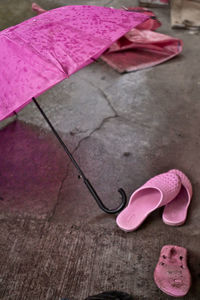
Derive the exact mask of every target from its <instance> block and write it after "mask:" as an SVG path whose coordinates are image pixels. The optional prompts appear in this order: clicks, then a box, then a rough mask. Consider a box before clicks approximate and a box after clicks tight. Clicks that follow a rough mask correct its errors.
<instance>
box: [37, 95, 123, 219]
mask: <svg viewBox="0 0 200 300" xmlns="http://www.w3.org/2000/svg"><path fill="white" fill-rule="evenodd" d="M32 100H33V102H34V103H35V105H36V106H37V108H38V109H39V111H40V113H41V114H42V116H43V117H44V119H45V120H46V122H47V123H48V125H49V127H50V128H51V130H52V132H53V133H54V135H55V136H56V138H57V139H58V141H59V143H60V144H61V145H62V147H63V148H64V151H65V152H66V154H67V155H68V156H69V158H70V159H71V161H72V163H73V165H74V166H75V168H76V169H77V170H78V172H79V174H80V177H82V178H83V181H84V183H85V185H86V186H87V188H88V190H89V191H90V193H91V194H92V196H93V198H94V199H95V201H96V202H97V204H98V206H99V207H100V209H102V210H103V211H104V212H106V213H108V214H115V213H118V212H120V211H121V210H122V209H124V207H125V205H126V200H127V197H126V193H125V191H124V190H123V189H122V188H120V189H119V190H118V192H119V193H120V195H121V198H122V202H121V204H120V205H119V206H118V207H117V208H116V209H109V208H107V207H106V206H105V205H104V204H103V202H102V201H101V199H100V198H99V196H98V194H97V192H96V191H95V189H94V187H93V186H92V184H91V183H90V181H89V180H88V179H87V178H86V176H85V174H84V173H83V171H82V170H81V168H80V166H79V165H78V163H77V162H76V160H75V159H74V157H73V155H72V153H71V152H70V151H69V149H68V148H67V146H66V145H65V143H64V142H63V140H62V139H61V137H60V136H59V134H58V132H57V131H56V129H55V128H54V127H53V125H52V124H51V122H50V120H49V119H48V117H47V116H46V114H45V112H44V111H43V109H42V108H41V106H40V105H39V103H38V102H37V100H36V99H35V98H34V97H33V98H32Z"/></svg>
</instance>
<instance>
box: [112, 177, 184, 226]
mask: <svg viewBox="0 0 200 300" xmlns="http://www.w3.org/2000/svg"><path fill="white" fill-rule="evenodd" d="M180 188H181V180H180V178H179V176H177V175H176V174H174V173H173V172H167V173H163V174H160V175H158V176H155V177H153V178H152V179H150V180H149V181H147V182H146V183H145V184H144V185H143V186H142V187H141V188H139V189H137V190H136V191H135V192H134V193H133V194H132V196H131V198H130V201H129V204H128V206H127V207H126V208H125V209H124V210H123V211H122V212H121V213H120V214H119V215H118V217H117V220H116V222H117V225H118V226H119V227H120V228H121V229H122V230H124V231H133V230H136V229H137V228H138V227H139V226H140V225H141V224H142V222H143V221H144V220H145V219H146V217H147V216H148V215H149V214H150V213H151V212H153V211H154V210H155V209H157V208H158V207H161V206H163V205H166V204H167V203H169V202H171V201H172V200H173V199H174V198H175V197H176V196H177V194H178V193H179V191H180Z"/></svg>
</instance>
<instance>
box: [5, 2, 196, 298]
mask: <svg viewBox="0 0 200 300" xmlns="http://www.w3.org/2000/svg"><path fill="white" fill-rule="evenodd" d="M83 2H84V4H91V5H95V4H96V5H106V6H113V7H120V6H122V5H126V6H134V5H136V4H137V1H134V0H126V3H125V2H124V1H121V0H112V1H108V0H107V1H106V0H101V1H82V0H74V1H66V0H58V1H55V0H38V4H40V5H41V6H43V7H44V8H46V9H51V8H55V7H58V6H61V5H66V4H69V5H71V4H83ZM30 7H31V1H30V0H1V2H0V28H1V29H3V28H6V27H8V26H11V25H14V24H17V23H19V22H21V21H23V20H24V19H26V18H29V17H31V16H33V12H32V11H31V9H30ZM155 12H156V13H157V15H158V17H159V18H160V20H161V22H162V23H163V25H162V27H161V28H160V29H159V31H161V32H163V33H166V34H171V35H173V36H175V37H178V38H181V39H183V42H184V50H183V53H182V54H181V55H180V56H179V57H177V58H175V59H173V60H171V61H169V62H167V63H164V64H162V65H160V66H157V67H154V68H150V69H146V70H143V71H139V72H134V73H129V74H124V75H120V74H118V73H117V72H115V71H114V70H112V69H111V68H110V67H108V66H107V65H106V64H105V63H103V62H102V61H100V60H98V61H97V62H95V63H93V64H92V65H90V66H88V67H86V68H84V69H82V70H81V71H79V72H78V73H76V74H74V75H73V76H72V77H71V78H70V79H69V80H65V81H63V82H62V83H60V84H58V85H57V86H55V87H53V88H52V89H51V90H49V91H47V92H46V93H44V94H43V95H41V96H40V97H39V98H38V101H39V102H40V104H41V106H42V107H43V109H44V111H45V112H46V114H47V115H48V116H49V118H50V120H51V121H52V123H53V124H54V126H55V127H56V129H57V130H58V132H59V134H60V135H61V136H62V138H63V139H64V141H65V142H66V144H67V146H68V147H69V149H70V150H71V152H73V154H74V156H75V158H76V159H77V161H78V163H80V165H81V167H82V169H83V171H84V172H85V174H86V176H87V177H88V178H89V179H90V181H91V183H92V184H93V185H94V187H95V188H96V190H97V192H98V193H99V196H100V197H101V198H102V199H103V201H104V202H105V204H106V205H107V206H108V207H110V208H114V207H116V206H117V205H118V204H119V203H120V196H119V194H118V192H117V190H118V188H119V187H122V188H124V189H125V191H126V192H127V195H128V197H129V196H130V195H131V193H132V192H133V191H134V190H135V189H136V188H138V187H139V186H141V185H142V184H143V183H144V182H145V181H146V180H148V179H149V178H150V177H152V176H154V175H156V174H158V173H161V172H165V171H167V170H169V169H171V168H178V169H181V170H182V171H184V172H186V174H187V175H188V176H189V177H190V179H191V181H192V184H193V188H194V196H193V199H192V202H191V207H190V210H189V214H188V219H187V222H186V224H185V225H184V226H180V227H170V226H167V225H165V224H163V222H162V209H160V210H157V211H155V212H154V213H153V214H151V215H150V216H149V217H148V219H147V220H146V221H145V222H144V223H143V224H142V226H141V227H140V228H139V229H138V230H137V231H135V232H132V233H124V232H122V231H121V230H120V229H119V228H118V227H117V226H116V223H115V216H110V215H106V214H104V213H103V212H101V211H100V210H99V208H98V206H97V205H96V203H95V202H94V200H93V198H92V197H91V195H90V194H89V192H88V191H87V189H86V187H85V186H84V184H83V182H82V180H81V179H78V177H77V171H76V170H75V169H74V167H73V166H72V164H71V162H70V160H69V159H68V157H66V155H65V153H64V152H63V149H62V148H61V146H60V145H59V144H58V142H57V140H56V139H55V137H54V136H53V135H52V133H51V132H50V130H49V128H48V126H47V125H46V124H45V121H44V120H43V119H42V117H41V116H40V113H39V112H38V111H37V109H36V107H35V105H34V103H31V104H29V105H28V106H26V107H25V108H24V109H23V110H22V111H20V113H19V114H18V118H17V120H16V121H15V119H16V118H12V119H10V120H6V121H4V122H1V123H0V128H1V130H0V157H1V161H0V223H1V226H0V265H1V271H0V299H3V300H8V299H9V300H25V299H31V300H44V299H51V300H54V299H55V300H60V299H64V298H69V299H70V300H83V299H84V298H86V297H87V296H88V295H92V294H97V293H98V292H102V291H105V290H112V289H120V290H123V291H126V292H129V293H131V294H132V295H133V296H134V299H141V300H142V299H145V300H165V299H171V297H169V296H167V295H165V294H163V293H162V292H161V291H159V290H158V288H157V287H156V285H155V284H154V281H153V271H154V268H155V266H156V264H157V260H158V256H159V252H160V249H161V248H162V246H163V245H166V244H177V245H179V246H183V247H186V248H187V249H188V254H189V257H188V262H189V267H190V270H191V274H192V288H191V290H190V292H189V294H188V295H187V296H186V297H184V298H183V299H186V300H199V295H200V252H199V249H200V229H199V218H200V205H199V193H200V184H199V182H200V169H199V167H198V162H199V160H200V152H199V147H200V142H199V137H200V133H199V114H200V104H199V92H200V80H199V78H200V77H199V75H200V69H199V46H200V40H199V36H198V35H190V34H188V32H184V31H181V30H177V31H176V30H172V29H171V28H170V25H169V10H168V9H155Z"/></svg>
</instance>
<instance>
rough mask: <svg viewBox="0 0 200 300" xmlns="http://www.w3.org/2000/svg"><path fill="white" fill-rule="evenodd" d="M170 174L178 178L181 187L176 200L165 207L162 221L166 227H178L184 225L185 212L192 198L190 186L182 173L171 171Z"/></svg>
mask: <svg viewBox="0 0 200 300" xmlns="http://www.w3.org/2000/svg"><path fill="white" fill-rule="evenodd" d="M170 173H173V174H176V175H177V176H179V177H180V179H181V183H182V185H181V190H180V192H179V194H178V195H177V196H176V198H175V199H174V200H173V201H172V202H170V203H169V204H167V205H166V206H165V208H164V211H163V216H162V219H163V222H164V223H165V224H167V225H171V226H179V225H182V224H184V223H185V221H186V218H187V211H188V207H189V205H190V201H191V197H192V185H191V183H190V181H189V179H188V178H187V176H186V175H185V174H183V172H181V171H179V170H171V171H170Z"/></svg>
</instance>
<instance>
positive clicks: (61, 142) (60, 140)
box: [32, 98, 86, 180]
mask: <svg viewBox="0 0 200 300" xmlns="http://www.w3.org/2000/svg"><path fill="white" fill-rule="evenodd" d="M32 99H33V101H34V103H35V105H36V106H37V108H38V109H39V111H40V112H41V114H42V116H43V117H44V119H45V120H46V122H47V123H48V125H49V127H50V128H51V130H52V131H53V133H54V135H55V136H56V137H57V139H58V141H59V143H60V144H61V145H62V147H63V148H64V150H65V152H66V153H67V155H68V156H69V158H70V159H71V161H72V163H73V164H74V166H75V167H76V169H77V170H78V171H79V173H80V175H81V176H82V177H83V179H84V180H85V179H86V177H85V174H84V173H83V171H82V170H81V168H80V167H79V165H78V163H77V162H76V160H75V159H74V157H73V155H72V154H71V152H70V151H69V149H68V148H67V146H66V145H65V143H64V142H63V140H62V139H61V137H60V136H59V134H58V132H57V131H56V130H55V128H54V127H53V125H52V124H51V122H50V120H49V119H48V118H47V116H46V114H45V112H44V111H43V109H42V108H41V106H40V105H39V104H38V102H37V101H36V99H35V98H32Z"/></svg>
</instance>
